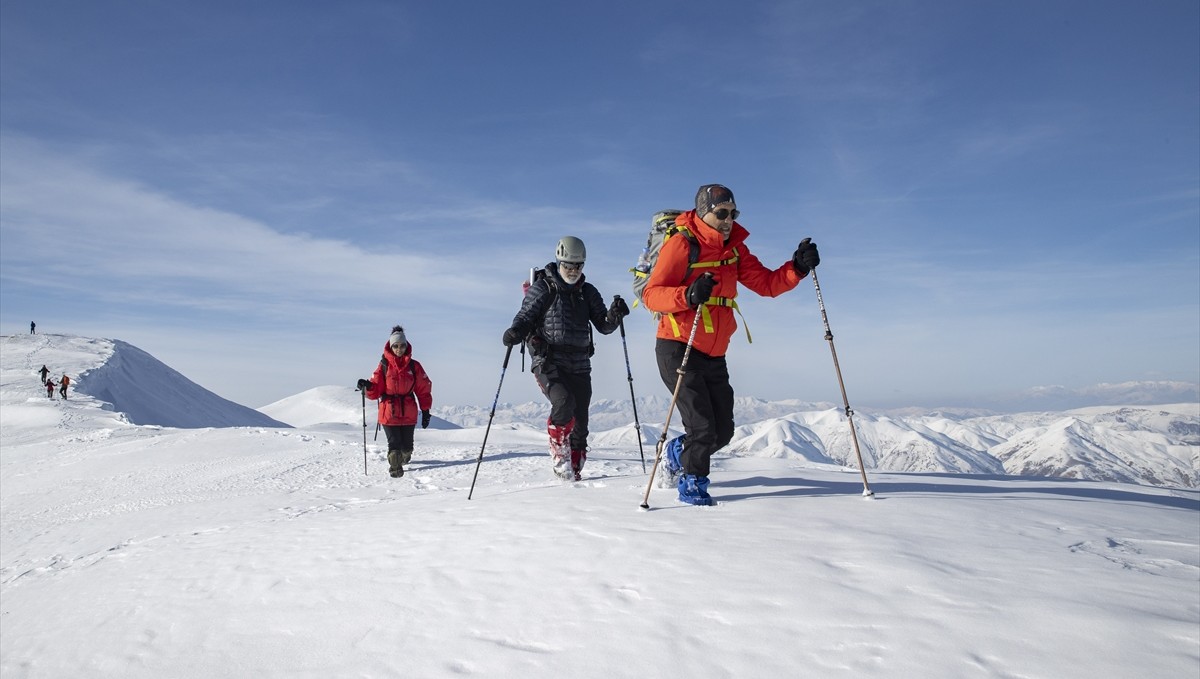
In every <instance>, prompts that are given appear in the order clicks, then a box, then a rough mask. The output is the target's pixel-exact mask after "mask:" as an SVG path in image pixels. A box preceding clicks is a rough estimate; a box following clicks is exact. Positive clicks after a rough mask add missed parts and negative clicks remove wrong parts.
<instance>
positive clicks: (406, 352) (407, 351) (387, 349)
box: [383, 341, 412, 359]
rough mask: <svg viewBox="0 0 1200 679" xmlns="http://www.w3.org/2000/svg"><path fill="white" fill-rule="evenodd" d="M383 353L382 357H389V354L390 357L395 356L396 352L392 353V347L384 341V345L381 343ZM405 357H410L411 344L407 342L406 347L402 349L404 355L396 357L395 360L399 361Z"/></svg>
mask: <svg viewBox="0 0 1200 679" xmlns="http://www.w3.org/2000/svg"><path fill="white" fill-rule="evenodd" d="M383 353H384V355H385V356H386V355H389V354H390V355H392V356H396V352H394V351H392V345H391V342H388V341H384V343H383ZM405 356H412V342H408V343H407V344H406V346H405V347H404V353H403V354H402V355H400V356H396V358H397V359H401V358H404V357H405Z"/></svg>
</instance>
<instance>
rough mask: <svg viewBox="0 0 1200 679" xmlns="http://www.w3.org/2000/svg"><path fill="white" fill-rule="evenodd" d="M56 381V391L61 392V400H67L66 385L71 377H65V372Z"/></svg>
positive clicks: (69, 382)
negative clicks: (57, 385) (57, 384)
mask: <svg viewBox="0 0 1200 679" xmlns="http://www.w3.org/2000/svg"><path fill="white" fill-rule="evenodd" d="M58 383H59V385H60V389H59V390H58V393H60V394H62V397H63V400H64V401H65V400H67V385H69V384H71V378H70V377H67V374H66V373H63V376H62V379H61V380H59V381H58Z"/></svg>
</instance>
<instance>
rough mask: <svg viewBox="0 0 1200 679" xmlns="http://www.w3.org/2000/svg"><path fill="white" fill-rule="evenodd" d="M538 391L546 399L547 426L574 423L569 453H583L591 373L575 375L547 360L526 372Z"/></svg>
mask: <svg viewBox="0 0 1200 679" xmlns="http://www.w3.org/2000/svg"><path fill="white" fill-rule="evenodd" d="M530 372H532V373H533V376H534V377H535V378H537V383H538V387H540V388H541V390H542V393H543V394H545V395H546V398H549V399H550V422H551V423H553V424H554V425H556V426H560V427H561V426H562V425H564V424H566V423H568V422H570V421H571V419H572V418H574V419H575V428H574V429H572V430H571V438H570V441H571V450H587V437H588V408H590V407H591V406H592V373H591V365H590V363H589V364H588V369H587V371H586V372H575V371H572V370H570V369H568V368H566V367H564V366H562V365H560V364H558V363H555V362H554V361H551V360H545V361H542V362H541V363H539V364H538V365H536V366H534V367H533V368H531V369H530Z"/></svg>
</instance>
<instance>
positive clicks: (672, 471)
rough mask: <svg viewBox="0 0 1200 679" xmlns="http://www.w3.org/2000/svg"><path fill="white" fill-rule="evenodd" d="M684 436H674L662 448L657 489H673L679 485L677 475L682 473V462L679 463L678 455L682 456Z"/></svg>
mask: <svg viewBox="0 0 1200 679" xmlns="http://www.w3.org/2000/svg"><path fill="white" fill-rule="evenodd" d="M683 441H684V435H682V434H681V435H679V436H676V437H675V438H673V439H671V440H670V441H667V445H666V447H665V448H663V455H662V461H661V462H660V463H659V467H658V469H659V473H658V487H659V488H674V487H675V486H676V485H678V483H679V475H680V474H682V473H683V462H682V461H680V459H679V457H680V455H683Z"/></svg>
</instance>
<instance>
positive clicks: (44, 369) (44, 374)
mask: <svg viewBox="0 0 1200 679" xmlns="http://www.w3.org/2000/svg"><path fill="white" fill-rule="evenodd" d="M38 372H39V373H41V374H42V384H45V383H46V376H47V375H49V374H50V369H49V368H47V367H46V365H45V364H42V369H41V370H39V371H38Z"/></svg>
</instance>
